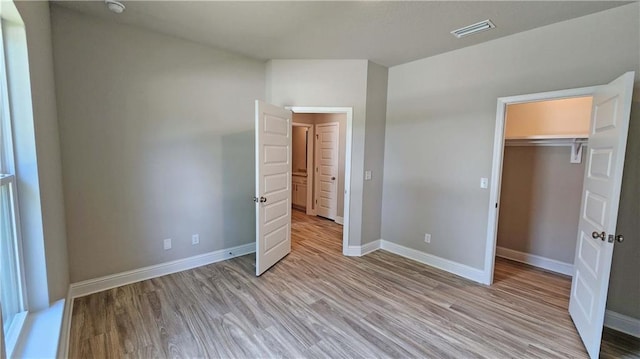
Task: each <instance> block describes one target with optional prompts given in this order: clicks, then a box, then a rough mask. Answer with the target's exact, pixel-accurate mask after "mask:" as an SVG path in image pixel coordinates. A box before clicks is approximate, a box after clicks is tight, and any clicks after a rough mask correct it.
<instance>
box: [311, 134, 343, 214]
mask: <svg viewBox="0 0 640 359" xmlns="http://www.w3.org/2000/svg"><path fill="white" fill-rule="evenodd" d="M339 143H340V124H339V123H338V122H333V123H328V124H320V125H316V173H315V176H316V177H315V178H316V193H315V199H316V214H317V215H318V216H322V217H325V218H329V219H331V220H335V219H336V216H337V215H338V180H337V177H338V167H339V166H338V153H339V152H338V145H339Z"/></svg>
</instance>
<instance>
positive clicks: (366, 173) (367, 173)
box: [364, 170, 371, 181]
mask: <svg viewBox="0 0 640 359" xmlns="http://www.w3.org/2000/svg"><path fill="white" fill-rule="evenodd" d="M364 180H365V181H371V171H369V170H367V171H364Z"/></svg>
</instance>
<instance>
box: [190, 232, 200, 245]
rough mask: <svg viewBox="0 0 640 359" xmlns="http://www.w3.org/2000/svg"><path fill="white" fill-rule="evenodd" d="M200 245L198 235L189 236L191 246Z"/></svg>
mask: <svg viewBox="0 0 640 359" xmlns="http://www.w3.org/2000/svg"><path fill="white" fill-rule="evenodd" d="M199 243H200V235H199V234H197V233H196V234H194V235H192V236H191V245H196V244H199Z"/></svg>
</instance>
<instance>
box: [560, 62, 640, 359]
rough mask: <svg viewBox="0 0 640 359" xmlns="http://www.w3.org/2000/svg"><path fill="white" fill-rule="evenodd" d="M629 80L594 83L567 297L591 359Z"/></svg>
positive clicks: (603, 294)
mask: <svg viewBox="0 0 640 359" xmlns="http://www.w3.org/2000/svg"><path fill="white" fill-rule="evenodd" d="M633 79H634V73H633V72H629V73H626V74H624V75H623V76H621V77H619V78H618V79H616V80H615V81H613V82H611V83H610V84H609V85H604V86H600V87H598V89H597V91H596V93H595V94H594V98H593V110H592V119H591V133H590V136H589V148H588V155H587V164H586V167H587V170H586V171H585V176H584V189H583V194H582V207H581V210H580V223H579V230H578V241H577V244H576V255H575V260H574V275H573V281H572V283H571V296H570V300H569V313H570V314H571V318H572V319H573V321H574V323H575V325H576V328H577V329H578V332H579V333H580V337H581V338H582V341H583V343H584V345H585V347H586V349H587V352H589V356H590V357H591V358H597V357H598V356H599V354H600V342H601V337H602V326H603V324H604V312H605V306H606V302H607V290H608V288H609V274H610V271H611V260H612V256H613V245H614V243H613V238H614V237H615V235H616V221H617V218H618V203H619V201H620V187H621V184H622V170H623V167H624V155H625V149H626V143H627V132H628V127H629V113H630V110H631V94H632V90H633ZM596 235H598V237H596Z"/></svg>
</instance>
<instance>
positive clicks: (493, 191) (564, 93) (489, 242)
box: [482, 86, 598, 285]
mask: <svg viewBox="0 0 640 359" xmlns="http://www.w3.org/2000/svg"><path fill="white" fill-rule="evenodd" d="M597 88H598V86H590V87H581V88H574V89H566V90H558V91H550V92H539V93H532V94H525V95H517V96H508V97H499V98H498V105H497V110H496V125H495V135H494V140H493V160H492V165H491V187H489V188H490V192H489V216H488V219H487V239H486V246H485V257H484V271H483V275H482V283H483V284H486V285H491V284H493V271H494V266H495V258H496V245H497V239H498V218H499V213H500V207H499V206H497V207H496V204H498V203H500V189H501V186H502V163H503V157H504V144H505V141H504V136H505V134H504V131H505V122H506V119H505V116H506V113H507V111H506V110H507V105H511V104H517V103H526V102H535V101H544V100H559V99H563V98H573V97H584V96H591V95H593V94H594V93H595V91H596V89H597Z"/></svg>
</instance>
